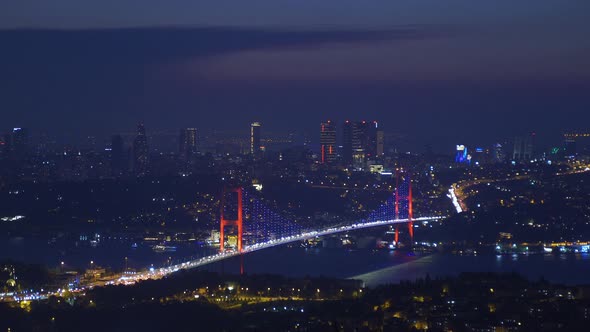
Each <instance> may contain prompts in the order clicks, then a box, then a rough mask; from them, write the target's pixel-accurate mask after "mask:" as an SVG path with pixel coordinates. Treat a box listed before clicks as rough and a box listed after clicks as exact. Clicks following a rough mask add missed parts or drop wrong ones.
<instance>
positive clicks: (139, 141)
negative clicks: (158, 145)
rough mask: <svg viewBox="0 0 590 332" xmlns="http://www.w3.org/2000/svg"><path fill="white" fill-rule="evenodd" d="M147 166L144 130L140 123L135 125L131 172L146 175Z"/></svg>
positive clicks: (147, 155)
mask: <svg viewBox="0 0 590 332" xmlns="http://www.w3.org/2000/svg"><path fill="white" fill-rule="evenodd" d="M148 164H149V149H148V143H147V136H146V135H145V128H144V126H143V124H142V123H140V124H138V125H137V136H136V137H135V140H134V141H133V171H134V172H135V174H136V175H138V176H142V175H146V174H147V171H148Z"/></svg>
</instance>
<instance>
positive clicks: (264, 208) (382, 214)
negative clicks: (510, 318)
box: [113, 175, 441, 283]
mask: <svg viewBox="0 0 590 332" xmlns="http://www.w3.org/2000/svg"><path fill="white" fill-rule="evenodd" d="M412 201H413V199H412V181H411V179H410V177H409V176H400V175H398V176H397V179H396V189H395V191H394V192H393V194H392V195H390V197H389V198H388V199H387V200H386V201H385V202H384V203H383V204H381V206H379V207H378V208H377V209H376V210H374V211H373V212H371V213H369V215H368V216H367V217H366V218H363V219H361V220H358V221H356V222H341V223H339V224H334V225H326V226H324V227H319V228H317V227H309V226H308V227H305V226H304V225H301V224H300V223H297V222H296V221H294V220H291V219H290V218H287V217H285V216H284V215H283V214H281V213H279V212H277V211H276V210H275V209H274V208H272V207H270V206H269V204H267V203H266V202H264V201H263V200H261V199H260V198H258V197H257V196H256V195H255V194H253V193H251V192H249V191H248V190H245V189H243V188H241V187H237V188H226V189H225V190H224V193H223V195H222V197H221V200H220V229H219V234H220V236H219V252H218V253H217V254H214V255H211V256H206V257H201V258H198V259H194V260H189V261H185V262H182V263H179V264H175V265H171V266H168V267H162V268H158V269H150V270H149V271H147V272H144V273H140V274H137V275H134V276H129V277H128V276H123V277H121V278H120V279H119V280H116V281H113V283H133V282H135V281H137V280H141V279H153V278H159V277H163V276H166V275H168V274H170V273H174V272H177V271H179V270H182V269H192V268H197V267H200V266H204V265H207V264H211V263H213V262H218V261H221V260H224V259H227V258H230V257H235V256H239V255H242V254H246V253H250V252H254V251H258V250H263V249H268V248H271V247H275V246H280V245H284V244H288V243H292V242H297V241H304V240H308V239H312V238H315V237H320V236H326V235H332V234H337V233H343V232H349V231H354V230H358V229H365V228H371V227H379V226H386V225H394V226H395V237H394V241H395V243H396V244H398V243H399V242H400V227H407V234H408V236H407V237H409V239H408V241H409V245H410V246H411V244H412V243H413V238H414V226H413V224H414V222H423V221H432V220H437V219H441V217H438V216H420V217H414V211H413V203H412ZM228 207H230V208H228ZM228 228H233V232H234V235H233V237H235V240H234V241H233V243H232V245H229V241H227V239H226V234H227V229H228Z"/></svg>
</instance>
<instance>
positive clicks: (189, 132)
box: [179, 128, 197, 161]
mask: <svg viewBox="0 0 590 332" xmlns="http://www.w3.org/2000/svg"><path fill="white" fill-rule="evenodd" d="M179 143H180V147H179V155H180V158H181V159H182V160H185V161H188V160H190V159H191V157H192V156H193V155H194V154H195V153H197V129H196V128H184V129H181V130H180V137H179Z"/></svg>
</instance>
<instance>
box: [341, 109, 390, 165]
mask: <svg viewBox="0 0 590 332" xmlns="http://www.w3.org/2000/svg"><path fill="white" fill-rule="evenodd" d="M377 128H378V124H377V121H372V122H369V121H359V122H353V121H348V120H347V121H346V122H344V128H343V130H342V157H343V159H344V161H345V162H347V163H355V164H357V163H358V164H360V163H363V162H364V161H365V160H366V159H371V158H375V157H377V156H378V153H377V149H378V145H379V143H378V139H377V132H378V130H377ZM382 148H383V146H382V145H381V149H382Z"/></svg>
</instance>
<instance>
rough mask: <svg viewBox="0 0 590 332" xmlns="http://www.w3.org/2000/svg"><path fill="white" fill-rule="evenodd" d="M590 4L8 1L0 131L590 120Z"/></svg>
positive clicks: (435, 129) (425, 132) (413, 132)
mask: <svg viewBox="0 0 590 332" xmlns="http://www.w3.org/2000/svg"><path fill="white" fill-rule="evenodd" d="M589 13H590V1H588V0H569V1H555V0H522V1H472V0H446V1H445V0H422V1H401V0H400V1H391V0H384V1H381V0H375V1H358V0H323V1H300V0H299V1H295V0H288V1H287V0H285V1H278V0H250V1H226V0H214V1H208V0H199V1H189V0H186V1H184V0H168V1H156V0H133V1H131V0H130V1H120V0H102V1H95V2H87V1H79V0H53V1H32V0H19V1H4V2H2V3H0V29H2V31H0V45H2V46H1V49H0V112H1V114H2V122H1V123H2V125H1V127H0V131H5V130H7V129H8V128H10V127H13V126H23V127H29V128H31V130H32V131H35V130H45V131H47V132H49V133H50V134H55V135H59V134H63V133H65V132H67V133H72V134H73V135H85V134H87V133H88V134H92V135H105V136H106V135H109V134H110V133H113V132H117V131H129V130H130V128H133V126H134V124H135V123H136V122H138V121H144V122H145V124H146V127H147V129H148V130H152V131H153V130H175V129H177V128H180V127H186V126H194V127H197V128H200V129H203V130H205V129H207V128H217V129H238V128H244V129H245V132H246V131H247V126H248V123H249V122H251V121H253V120H259V121H262V122H263V124H264V128H265V130H269V131H279V130H290V129H293V130H304V129H305V130H309V131H314V132H315V131H317V130H319V129H318V128H319V122H320V121H321V120H324V119H333V120H338V121H343V120H345V119H377V120H380V121H381V125H382V127H383V128H384V129H385V130H386V131H392V132H397V133H400V134H404V135H406V136H407V138H408V139H409V140H411V141H412V142H414V143H415V147H418V148H420V147H422V146H423V145H424V144H426V143H428V142H436V144H435V148H437V149H447V147H449V149H451V148H452V146H453V144H455V143H463V142H473V141H475V143H478V144H486V143H493V142H494V141H499V140H502V139H506V138H510V137H513V136H515V135H520V134H525V133H527V132H529V131H536V132H537V133H538V137H539V138H540V139H541V140H545V141H546V142H549V141H551V140H555V139H557V137H559V134H561V133H562V132H563V131H569V130H580V131H581V130H586V129H588V130H590V128H588V127H589V124H590V38H588V36H590V19H588V17H589Z"/></svg>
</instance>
